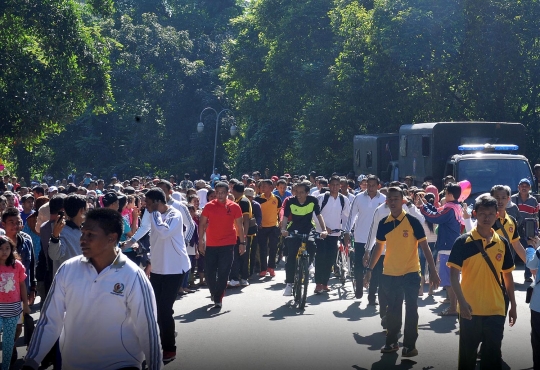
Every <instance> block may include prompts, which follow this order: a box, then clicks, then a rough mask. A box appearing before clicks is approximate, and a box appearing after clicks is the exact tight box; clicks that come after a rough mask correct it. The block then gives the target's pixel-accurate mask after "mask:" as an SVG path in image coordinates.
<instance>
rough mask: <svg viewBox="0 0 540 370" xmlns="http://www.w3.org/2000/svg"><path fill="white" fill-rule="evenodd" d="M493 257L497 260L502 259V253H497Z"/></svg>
mask: <svg viewBox="0 0 540 370" xmlns="http://www.w3.org/2000/svg"><path fill="white" fill-rule="evenodd" d="M495 258H496V259H497V261H500V260H502V254H501V253H498V254H497V256H496V257H495Z"/></svg>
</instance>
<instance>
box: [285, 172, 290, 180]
mask: <svg viewBox="0 0 540 370" xmlns="http://www.w3.org/2000/svg"><path fill="white" fill-rule="evenodd" d="M283 176H285V177H286V178H288V179H290V178H291V175H289V174H288V173H286V174H285V175H283Z"/></svg>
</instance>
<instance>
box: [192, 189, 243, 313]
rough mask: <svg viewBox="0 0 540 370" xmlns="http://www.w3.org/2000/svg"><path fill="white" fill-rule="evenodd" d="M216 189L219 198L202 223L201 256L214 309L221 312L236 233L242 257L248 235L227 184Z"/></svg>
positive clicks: (200, 234) (209, 208)
mask: <svg viewBox="0 0 540 370" xmlns="http://www.w3.org/2000/svg"><path fill="white" fill-rule="evenodd" d="M214 189H215V191H216V197H217V198H216V199H214V200H212V201H210V202H208V203H207V204H206V206H205V207H204V209H203V211H202V214H201V218H200V220H199V252H200V253H201V254H202V255H203V256H205V258H204V260H205V264H206V266H205V268H204V270H205V273H206V282H207V283H208V288H209V289H210V296H211V298H212V301H213V302H214V307H213V308H216V309H220V308H221V307H222V304H223V296H224V295H225V289H226V288H227V279H228V277H229V274H230V273H231V265H232V262H233V255H234V246H235V245H236V241H237V230H238V239H239V241H238V253H239V254H240V255H243V254H244V253H245V252H246V238H245V235H246V232H245V231H244V225H243V222H242V210H241V208H240V206H239V205H238V204H236V203H235V202H233V201H231V200H229V199H228V195H229V186H228V185H227V183H225V182H218V183H217V184H216V185H215V186H214Z"/></svg>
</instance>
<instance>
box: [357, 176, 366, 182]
mask: <svg viewBox="0 0 540 370" xmlns="http://www.w3.org/2000/svg"><path fill="white" fill-rule="evenodd" d="M365 178H366V175H360V176H358V179H357V180H356V181H358V182H361V181H362V180H363V179H365Z"/></svg>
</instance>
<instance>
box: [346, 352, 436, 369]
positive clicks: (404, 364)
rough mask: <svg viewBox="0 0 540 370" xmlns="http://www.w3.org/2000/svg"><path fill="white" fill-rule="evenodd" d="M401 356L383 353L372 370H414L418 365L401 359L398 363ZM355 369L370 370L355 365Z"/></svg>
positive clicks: (430, 367) (429, 367)
mask: <svg viewBox="0 0 540 370" xmlns="http://www.w3.org/2000/svg"><path fill="white" fill-rule="evenodd" d="M398 357H399V355H398V354H397V353H395V352H394V353H383V354H382V355H381V359H380V360H379V361H377V362H374V363H373V364H372V365H371V368H370V369H371V370H386V369H395V370H398V369H399V370H408V369H412V368H413V367H414V365H416V361H413V360H410V359H401V361H400V362H399V363H396V361H397V359H398ZM352 368H353V369H356V370H368V368H365V367H361V366H358V365H353V366H352ZM432 368H433V366H427V367H424V368H423V370H427V369H432Z"/></svg>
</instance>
